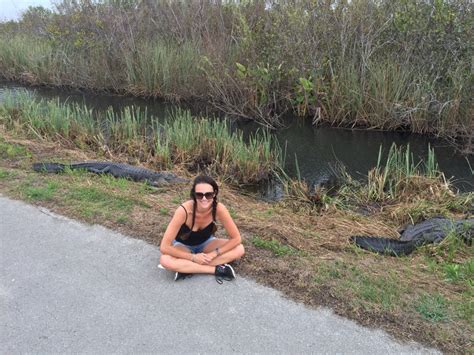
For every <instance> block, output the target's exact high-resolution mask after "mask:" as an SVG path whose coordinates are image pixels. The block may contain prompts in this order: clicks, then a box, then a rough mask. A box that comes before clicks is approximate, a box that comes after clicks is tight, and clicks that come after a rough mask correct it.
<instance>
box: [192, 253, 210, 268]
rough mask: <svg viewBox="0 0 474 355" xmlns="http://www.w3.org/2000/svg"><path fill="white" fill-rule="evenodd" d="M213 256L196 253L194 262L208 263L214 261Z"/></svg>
mask: <svg viewBox="0 0 474 355" xmlns="http://www.w3.org/2000/svg"><path fill="white" fill-rule="evenodd" d="M212 259H213V258H212V257H211V256H210V255H208V254H204V253H199V254H195V255H194V262H195V263H197V264H199V265H207V264H209V263H210V262H211V261H212Z"/></svg>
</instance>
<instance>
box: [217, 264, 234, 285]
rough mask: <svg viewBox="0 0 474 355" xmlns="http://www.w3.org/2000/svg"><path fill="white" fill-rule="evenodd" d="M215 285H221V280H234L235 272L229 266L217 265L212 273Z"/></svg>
mask: <svg viewBox="0 0 474 355" xmlns="http://www.w3.org/2000/svg"><path fill="white" fill-rule="evenodd" d="M214 275H215V276H216V281H217V283H220V284H221V283H222V280H226V281H232V280H233V279H235V271H234V269H233V268H232V266H230V265H229V264H223V265H217V266H216V271H215V272H214Z"/></svg>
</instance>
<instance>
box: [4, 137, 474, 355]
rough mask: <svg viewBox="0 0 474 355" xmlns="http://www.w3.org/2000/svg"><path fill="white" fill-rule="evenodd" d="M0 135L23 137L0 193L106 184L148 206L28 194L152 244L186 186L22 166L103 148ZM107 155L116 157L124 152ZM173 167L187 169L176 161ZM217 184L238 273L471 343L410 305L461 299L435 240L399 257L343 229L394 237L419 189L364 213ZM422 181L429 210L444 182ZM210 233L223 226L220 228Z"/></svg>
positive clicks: (443, 341)
mask: <svg viewBox="0 0 474 355" xmlns="http://www.w3.org/2000/svg"><path fill="white" fill-rule="evenodd" d="M2 136H3V137H4V139H5V140H6V141H8V142H9V143H14V144H19V145H22V146H24V147H26V148H27V150H28V151H29V152H30V153H31V155H32V157H31V158H28V157H20V158H18V159H12V160H3V161H1V162H0V169H3V170H5V171H8V172H11V173H13V174H14V178H13V179H0V192H1V193H3V194H5V195H7V196H11V197H13V198H20V199H25V197H24V195H23V194H22V187H21V186H22V185H21V184H22V183H24V182H25V181H32V180H33V181H35V183H37V184H38V185H41V184H44V183H45V182H46V181H51V180H54V181H57V182H58V183H59V184H60V186H61V189H65V188H66V187H65V186H76V185H81V186H93V187H96V188H97V189H103V190H104V189H105V190H109V191H110V190H111V191H112V192H113V193H114V194H116V195H118V196H122V197H127V198H135V199H136V198H137V196H138V198H139V199H140V201H141V202H143V203H145V204H146V205H147V206H148V207H147V208H144V207H142V206H140V205H134V206H133V208H132V209H131V212H130V213H129V214H128V219H127V220H126V221H124V222H123V223H118V222H117V221H116V220H115V219H107V218H105V219H104V218H97V217H93V216H92V217H84V215H82V214H81V213H80V211H78V210H77V208H76V207H75V206H74V204H73V203H71V201H68V200H67V199H66V198H64V195H65V194H56V195H55V196H54V197H53V199H52V200H47V201H31V200H29V202H30V203H35V204H39V205H42V206H45V207H47V208H49V209H51V210H53V211H55V212H57V213H60V214H63V215H67V216H70V217H73V218H77V219H79V220H83V221H85V222H88V223H100V224H103V225H105V226H107V227H110V228H112V229H114V230H118V231H120V232H123V233H126V234H129V235H132V236H134V237H137V238H141V239H144V240H146V241H147V242H149V243H152V244H154V245H159V243H160V240H161V236H162V234H163V231H164V228H165V227H166V225H167V223H168V221H169V219H170V217H171V215H172V213H173V212H174V210H175V208H177V206H178V205H179V203H181V201H182V200H184V199H186V198H187V195H188V187H187V186H186V188H183V186H168V187H166V188H159V189H150V190H148V191H147V192H146V193H140V192H139V189H140V186H142V185H140V184H135V183H130V186H129V188H127V189H126V190H120V189H118V188H117V189H115V188H114V187H110V186H104V185H103V182H102V181H101V180H100V177H98V176H96V175H84V176H80V179H78V178H77V176H72V175H67V174H65V175H47V174H36V173H34V172H32V171H31V170H30V164H31V162H32V161H46V160H51V159H54V160H58V159H61V160H64V161H69V160H71V161H80V160H100V159H109V158H110V157H107V156H104V155H100V154H99V155H97V154H94V153H93V152H85V151H78V150H75V149H71V148H70V147H65V146H61V145H60V144H59V143H48V142H38V141H29V140H24V139H21V138H14V137H11V136H9V135H7V134H6V133H5V132H2ZM58 152H59V153H58ZM114 158H115V159H118V160H121V161H126V157H114ZM178 174H181V175H187V176H188V177H189V175H188V173H186V172H185V171H184V170H183V171H180V172H178ZM220 186H221V194H220V200H221V201H222V202H223V203H224V204H225V205H226V206H227V207H228V208H229V210H230V212H231V215H232V216H233V217H234V219H235V221H236V224H237V225H238V226H239V229H240V230H241V233H242V236H243V239H244V244H245V247H246V250H247V253H246V255H245V257H244V259H243V260H242V262H240V263H238V264H237V265H236V269H237V271H238V273H240V274H243V275H247V276H249V277H252V278H254V279H255V280H257V281H258V282H261V283H263V284H265V285H268V286H271V287H274V288H276V289H278V290H280V291H282V292H283V293H284V294H285V295H287V296H288V297H290V298H292V299H294V300H297V301H300V302H303V303H305V304H307V305H309V306H313V307H316V306H329V307H331V308H332V309H334V310H335V312H336V313H338V314H340V315H344V316H347V317H350V318H352V319H355V320H357V321H358V322H359V323H361V324H364V325H368V326H378V327H382V328H383V329H385V330H387V331H388V332H390V333H391V334H393V335H395V336H397V337H399V338H400V339H405V340H417V341H420V342H423V343H425V344H427V345H430V346H436V347H438V348H440V349H442V350H445V351H448V352H465V351H466V349H469V347H470V346H472V344H471V340H470V334H472V324H470V323H469V321H468V320H466V319H461V318H454V316H453V317H451V318H450V319H449V321H446V322H438V323H435V322H430V321H426V320H425V319H423V318H422V317H421V316H420V314H419V313H417V312H416V311H415V308H414V305H416V304H417V302H419V298H420V295H422V294H426V293H428V294H440V295H441V296H442V297H444V298H445V299H447V300H449V302H450V304H451V303H452V304H460V303H462V302H465V300H463V295H465V294H466V286H465V285H464V284H461V283H455V282H451V283H450V282H446V281H445V280H444V278H443V275H442V274H440V271H439V270H438V269H436V270H434V271H433V269H432V268H433V263H434V262H436V261H437V260H438V259H439V261H440V262H442V261H443V260H446V255H445V254H443V249H440V248H438V247H434V246H427V247H423V248H422V249H421V250H420V251H418V252H416V253H414V254H413V255H411V256H409V257H404V258H394V257H385V256H380V255H376V254H372V253H369V252H365V251H361V250H358V249H356V248H355V247H354V246H353V245H351V244H350V243H349V241H348V237H349V236H351V235H381V236H388V237H394V238H395V237H397V235H398V234H397V228H398V227H400V224H401V223H400V222H401V221H404V220H406V219H407V218H406V217H404V216H406V211H407V210H412V209H416V208H421V209H423V208H424V207H423V203H425V202H426V197H423V196H424V195H422V196H418V198H417V199H415V200H410V199H407V200H406V201H404V202H402V203H400V204H388V205H385V206H382V207H378V208H374V210H373V211H372V214H370V215H367V216H364V215H361V214H358V213H356V212H353V211H349V210H337V209H327V210H321V209H319V210H318V209H316V208H309V207H308V206H306V207H304V208H300V209H294V208H292V207H294V206H291V204H289V203H288V201H286V202H281V203H266V202H262V201H258V200H256V199H255V198H254V197H252V196H251V195H247V194H245V193H243V192H242V191H240V190H236V189H235V188H233V187H232V186H229V185H226V184H225V183H220ZM432 190H433V191H431V190H430V189H429V188H427V191H426V194H427V196H428V195H429V196H430V198H431V200H430V201H431V202H430V203H432V205H433V206H435V207H433V209H434V210H433V211H435V210H436V203H433V202H432V201H433V196H437V197H436V198H439V201H441V200H442V199H443V198H446V195H445V194H446V192H445V191H444V190H443V189H441V188H440V189H438V188H437V187H433V189H432ZM62 191H63V190H62ZM64 191H65V190H64ZM435 201H436V199H435ZM420 204H421V207H419V206H420ZM417 206H418V207H417ZM289 207H290V208H289ZM404 211H405V212H404ZM433 211H428V212H426V211H425V212H424V213H427V214H429V213H431V212H433ZM454 215H456V214H455V213H453V216H454ZM459 216H461V215H460V214H459ZM218 233H219V234H220V235H221V236H224V235H225V233H224V232H223V230H222V228H220V230H219V231H218ZM255 238H258V239H259V240H262V241H264V242H265V241H268V242H270V241H271V242H272V243H276V244H274V245H282V246H288V247H291V248H292V249H291V250H294V251H295V253H288V254H285V253H283V255H280V256H277V255H275V254H274V252H272V250H271V249H266V248H261V247H256V245H255V244H254V240H255ZM444 253H446V251H445V252H444ZM472 257H473V252H472V247H470V248H465V249H462V250H461V251H460V252H458V253H457V254H456V255H455V259H454V260H453V262H458V263H462V262H466V260H469V259H470V258H472ZM384 302H386V303H384ZM453 314H454V313H453Z"/></svg>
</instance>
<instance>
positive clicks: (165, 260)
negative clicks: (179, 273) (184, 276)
mask: <svg viewBox="0 0 474 355" xmlns="http://www.w3.org/2000/svg"><path fill="white" fill-rule="evenodd" d="M173 259H174V258H173V257H172V256H170V255H163V254H162V255H161V256H160V264H161V265H162V266H163V267H164V268H165V269H171V268H172V267H173Z"/></svg>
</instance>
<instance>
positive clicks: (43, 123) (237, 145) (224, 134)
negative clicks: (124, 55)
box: [0, 91, 284, 184]
mask: <svg viewBox="0 0 474 355" xmlns="http://www.w3.org/2000/svg"><path fill="white" fill-rule="evenodd" d="M0 123H2V124H3V125H4V126H5V127H6V129H7V130H10V131H16V132H17V133H21V134H25V135H27V136H29V137H32V138H39V139H46V140H54V141H59V142H69V143H72V144H75V145H76V146H78V147H81V148H82V147H88V148H90V149H94V150H96V151H103V150H104V149H105V150H106V151H108V152H109V153H112V154H116V155H126V156H128V157H134V158H137V159H139V160H140V161H143V162H148V163H150V164H153V165H155V166H156V167H159V168H166V169H168V168H173V167H174V166H175V165H180V166H184V167H185V168H187V169H188V170H191V171H193V172H195V171H197V170H204V171H207V172H209V173H214V174H219V175H220V177H221V178H222V179H224V180H227V181H229V182H231V183H237V184H253V183H258V182H260V181H262V180H265V179H269V178H271V177H272V176H273V175H274V174H275V172H276V171H277V170H281V169H282V167H283V164H284V162H283V154H282V151H281V149H280V147H279V145H278V143H277V142H276V141H275V139H274V138H273V136H272V135H271V134H270V133H268V132H267V131H257V132H256V133H254V134H251V135H250V136H249V137H248V138H247V139H245V138H244V135H243V132H242V131H234V130H231V129H230V127H229V125H228V123H227V121H226V120H221V119H211V118H208V117H194V116H192V115H191V113H190V112H189V111H183V110H176V111H174V112H173V113H171V114H170V115H169V117H167V118H166V119H165V121H164V122H163V123H160V122H159V121H158V120H157V119H156V118H155V117H151V116H149V115H148V114H147V111H146V110H142V109H140V108H136V107H133V106H131V107H126V108H124V109H123V110H122V111H121V112H115V111H114V110H113V109H112V108H109V109H107V110H106V111H105V112H104V113H103V114H102V115H101V114H99V113H97V112H93V111H92V110H91V109H89V108H87V107H86V106H85V105H79V104H74V105H69V104H64V103H61V102H59V101H58V100H36V99H34V97H33V96H32V95H31V94H29V93H27V92H22V91H19V92H17V93H16V94H13V93H7V94H5V96H4V99H3V101H2V103H1V104H0Z"/></svg>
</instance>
